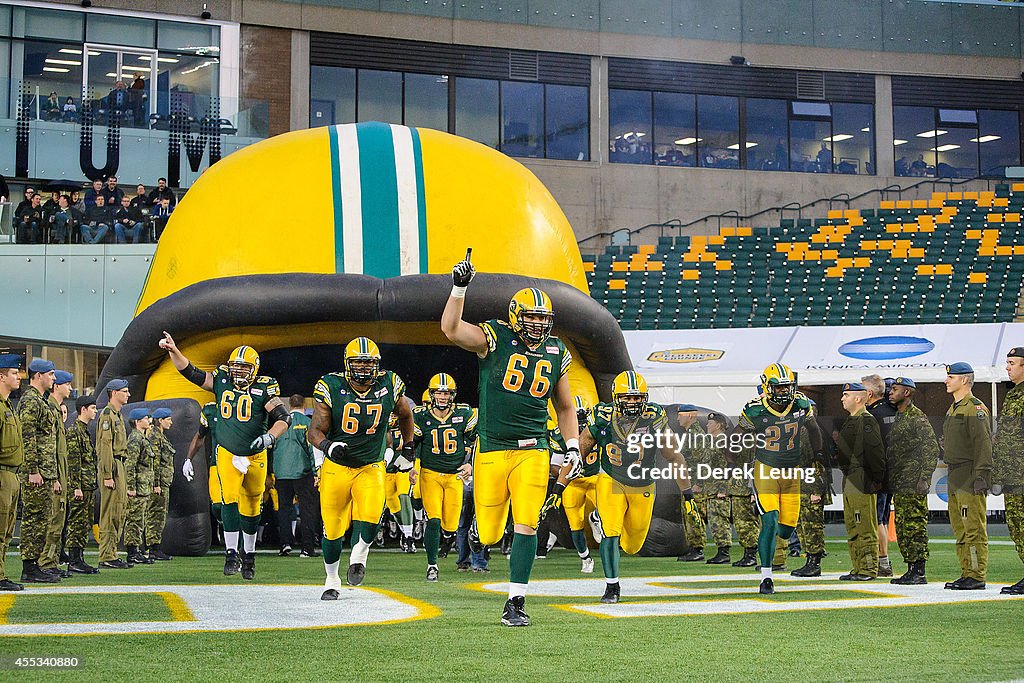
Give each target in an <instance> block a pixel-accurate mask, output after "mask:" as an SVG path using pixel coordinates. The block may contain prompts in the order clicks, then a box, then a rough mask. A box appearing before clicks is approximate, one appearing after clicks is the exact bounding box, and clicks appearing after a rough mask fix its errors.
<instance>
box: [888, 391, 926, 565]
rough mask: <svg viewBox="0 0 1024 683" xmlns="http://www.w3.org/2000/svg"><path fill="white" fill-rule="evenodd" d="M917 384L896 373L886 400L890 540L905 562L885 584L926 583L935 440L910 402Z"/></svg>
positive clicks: (923, 418) (922, 417) (921, 416)
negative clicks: (890, 413) (889, 411)
mask: <svg viewBox="0 0 1024 683" xmlns="http://www.w3.org/2000/svg"><path fill="white" fill-rule="evenodd" d="M916 389H917V386H916V385H915V384H914V381H913V380H912V379H909V378H907V377H897V378H896V381H895V382H894V383H893V385H892V390H891V393H890V394H889V401H890V402H891V403H892V404H893V405H894V406H896V409H897V410H898V411H899V412H898V413H897V414H896V421H895V422H894V423H893V425H892V429H891V430H890V431H889V446H888V453H889V466H890V467H891V470H890V472H889V489H890V490H891V491H892V492H893V507H894V508H895V510H896V538H897V541H898V543H899V546H900V554H901V555H902V556H903V561H904V562H906V563H907V571H906V573H905V574H903V576H899V577H897V578H895V579H892V580H891V581H890V582H889V583H895V584H899V585H918V584H924V583H928V580H927V579H926V578H925V572H924V565H925V562H926V561H927V560H928V490H929V489H930V488H931V484H932V473H933V472H935V466H936V464H937V463H938V459H939V444H938V442H937V441H936V439H935V430H934V429H932V425H931V423H930V422H928V417H927V416H926V415H925V414H924V412H922V411H921V409H920V408H918V407H917V406H915V405H914V400H913V399H914V392H915V391H916Z"/></svg>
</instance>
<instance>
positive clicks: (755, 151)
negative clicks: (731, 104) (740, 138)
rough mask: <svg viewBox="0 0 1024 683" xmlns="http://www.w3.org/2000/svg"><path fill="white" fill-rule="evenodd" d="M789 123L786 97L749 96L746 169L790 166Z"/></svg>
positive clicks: (762, 169) (786, 168)
mask: <svg viewBox="0 0 1024 683" xmlns="http://www.w3.org/2000/svg"><path fill="white" fill-rule="evenodd" d="M788 126H789V115H788V108H787V102H786V100H762V99H757V98H753V97H748V98H747V141H746V145H747V168H751V169H754V170H758V171H786V170H788V169H789V152H788V151H787V150H788V144H787V142H786V141H787V139H788V138H789V129H788ZM751 143H753V145H754V146H751Z"/></svg>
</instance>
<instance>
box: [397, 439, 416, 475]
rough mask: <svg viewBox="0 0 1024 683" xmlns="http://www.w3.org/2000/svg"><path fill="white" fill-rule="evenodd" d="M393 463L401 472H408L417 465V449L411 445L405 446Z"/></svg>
mask: <svg viewBox="0 0 1024 683" xmlns="http://www.w3.org/2000/svg"><path fill="white" fill-rule="evenodd" d="M392 462H393V463H394V465H395V467H397V468H398V471H399V472H408V471H409V470H411V469H412V468H413V467H414V466H415V465H416V447H415V446H413V445H412V444H411V443H407V444H405V445H404V446H402V452H401V453H399V454H398V455H397V456H396V457H395V459H394V460H393V461H392Z"/></svg>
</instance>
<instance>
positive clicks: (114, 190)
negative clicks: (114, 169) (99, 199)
mask: <svg viewBox="0 0 1024 683" xmlns="http://www.w3.org/2000/svg"><path fill="white" fill-rule="evenodd" d="M100 192H101V193H102V194H103V202H104V203H105V204H106V205H107V206H109V207H110V208H111V209H116V208H117V207H118V206H120V205H121V197H123V196H124V190H122V189H121V188H119V187H118V186H117V176H116V175H112V176H108V177H107V184H106V185H104V186H103V189H102V190H100Z"/></svg>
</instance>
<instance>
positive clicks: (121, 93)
mask: <svg viewBox="0 0 1024 683" xmlns="http://www.w3.org/2000/svg"><path fill="white" fill-rule="evenodd" d="M106 106H107V109H109V110H111V111H112V112H114V114H116V115H119V116H124V115H125V114H129V113H131V111H132V110H131V103H130V99H129V94H128V86H126V85H125V83H124V81H118V82H117V83H115V84H114V89H113V90H111V91H110V93H108V94H107V97H106Z"/></svg>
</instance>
